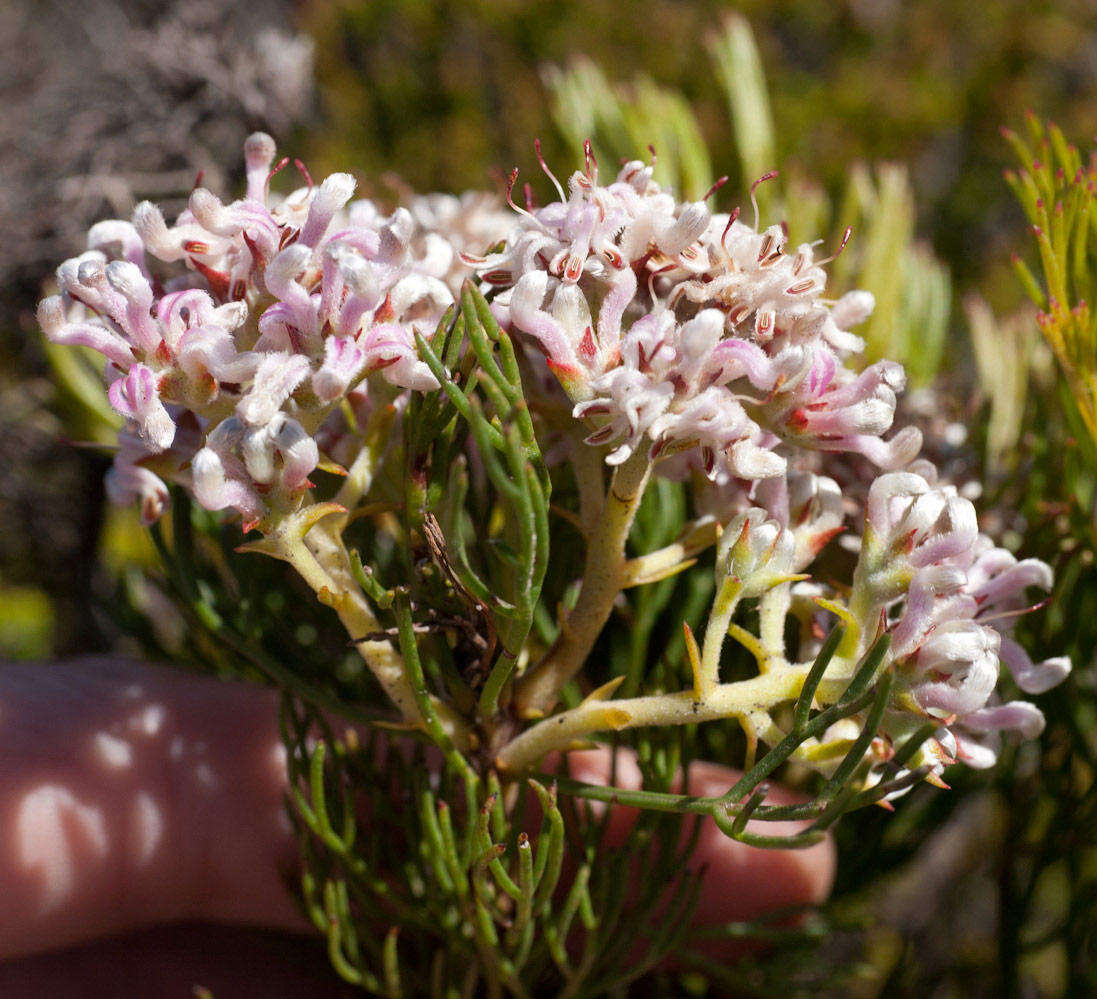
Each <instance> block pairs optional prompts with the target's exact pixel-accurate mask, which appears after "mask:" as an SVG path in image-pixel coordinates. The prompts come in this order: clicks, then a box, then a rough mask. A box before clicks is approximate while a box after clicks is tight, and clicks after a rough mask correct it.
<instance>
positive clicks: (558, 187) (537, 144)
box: [533, 139, 568, 201]
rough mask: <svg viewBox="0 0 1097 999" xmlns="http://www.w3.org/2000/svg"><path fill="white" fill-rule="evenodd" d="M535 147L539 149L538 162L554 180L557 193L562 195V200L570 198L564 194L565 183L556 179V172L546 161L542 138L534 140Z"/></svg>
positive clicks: (549, 177) (553, 184) (553, 183)
mask: <svg viewBox="0 0 1097 999" xmlns="http://www.w3.org/2000/svg"><path fill="white" fill-rule="evenodd" d="M533 148H534V149H536V150H537V162H538V163H540V164H541V169H542V170H544V172H545V176H546V177H548V179H549V180H551V181H552V186H553V187H555V188H556V193H557V194H559V195H560V200H561V201H567V200H568V199H567V195H566V194H564V188H563V185H562V184H561V183H560V181H558V180H557V179H556V174H554V173H553V172H552V171H551V170H550V169H549V165H548V164H547V163H546V162H545V157H544V154H543V153H542V152H541V140H540V139H534V140H533Z"/></svg>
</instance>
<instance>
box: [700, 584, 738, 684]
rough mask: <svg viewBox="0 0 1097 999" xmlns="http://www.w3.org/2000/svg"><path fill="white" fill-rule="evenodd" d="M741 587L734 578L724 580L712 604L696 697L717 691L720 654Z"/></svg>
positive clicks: (702, 649) (702, 648)
mask: <svg viewBox="0 0 1097 999" xmlns="http://www.w3.org/2000/svg"><path fill="white" fill-rule="evenodd" d="M742 592H743V584H742V582H741V581H740V580H738V579H736V578H735V577H734V576H725V577H724V580H723V582H722V583H721V584H720V586H719V588H718V589H717V591H716V598H715V599H714V600H713V601H712V611H711V613H710V614H709V617H708V625H707V626H706V628H705V639H704V643H703V644H702V646H701V671H700V676H699V677H698V679H697V682H698V684H699V690H698V693H699V694H700V695H701V696H702V697H707V695H708V694H709V693H710V692H711V691H713V690H715V689H716V686H717V685H718V684H719V682H720V652H721V651H722V650H723V648H724V639H725V638H727V634H728V627H729V626H730V624H731V619H732V618H733V617H734V616H735V608H736V607H738V606H739V597H740V596H741V595H742Z"/></svg>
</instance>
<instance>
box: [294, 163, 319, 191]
mask: <svg viewBox="0 0 1097 999" xmlns="http://www.w3.org/2000/svg"><path fill="white" fill-rule="evenodd" d="M293 165H294V166H295V167H297V172H298V173H299V174H300V175H301V176H302V177H304V178H305V183H306V184H307V185H308V188H309V191H310V192H311V191H312V189H313V188H314V187H315V186H316V185H315V184H314V183H313V182H312V174H310V173H309V171H308V167H306V166H305V164H304V163H302V162H301V161H300V160H294V161H293Z"/></svg>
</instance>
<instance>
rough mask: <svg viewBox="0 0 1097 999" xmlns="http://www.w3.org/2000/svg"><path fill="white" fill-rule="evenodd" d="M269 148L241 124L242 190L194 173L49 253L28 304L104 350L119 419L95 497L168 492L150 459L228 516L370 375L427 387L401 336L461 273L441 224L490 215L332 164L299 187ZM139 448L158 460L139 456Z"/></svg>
mask: <svg viewBox="0 0 1097 999" xmlns="http://www.w3.org/2000/svg"><path fill="white" fill-rule="evenodd" d="M274 159H275V145H274V141H273V140H272V139H271V138H270V136H268V135H264V134H262V133H256V134H255V135H252V136H250V137H249V138H248V139H247V141H246V142H245V144H244V160H245V164H246V168H247V170H246V172H247V186H246V191H245V194H244V196H243V197H242V198H239V199H237V200H235V201H225V200H224V199H222V198H221V197H219V196H218V195H216V194H214V193H213V192H212V191H209V190H206V189H205V188H201V187H199V188H197V189H195V190H194V191H193V192H192V194H191V196H190V198H189V200H188V203H187V207H186V208H185V209H184V210H183V211H182V212H181V213H180V214H179V216H178V217H177V218H176V219H175V220H174V221H171V222H169V220H167V219H166V218H165V217H164V214H163V212H162V211H161V210H160V209H159V208H158V207H156V206H155V205H153V204H151V203H149V202H143V203H141V204H140V205H138V206H137V208H136V209H135V210H134V214H133V218H132V221H126V220H120V219H113V220H112V219H108V220H105V221H102V222H99V223H97V224H96V225H94V226H93V227H92V228H91V230H90V232H89V233H88V249H87V251H86V252H85V253H83V254H81V255H79V256H77V257H74V258H73V259H71V260H68V261H66V262H65V263H63V264H62V265H61V266H60V267H59V268H58V271H57V284H58V290H59V292H60V294H58V295H55V296H52V297H49V298H46V299H44V300H43V301H42V303H41V305H40V306H39V309H38V317H39V323H40V325H41V327H42V329H43V331H44V332H45V334H46V336H47V337H49V339H51V340H52V341H54V342H55V343H62V344H70V345H78V346H84V347H90V348H91V349H93V350H95V351H97V352H98V353H99V354H101V355H102V356H103V358H104V360H105V362H106V367H105V380H106V382H107V383H108V385H109V399H110V403H111V405H112V406H113V407H114V409H115V410H117V411H118V413H119V414H121V415H122V416H123V417H124V418H125V420H126V425H125V430H124V433H123V437H122V440H123V441H124V442H125V443H124V445H123V446H122V447H121V448H120V449H119V451H118V452H117V455H116V458H115V467H114V469H113V471H112V472H111V474H110V477H109V479H108V488H109V492H110V496H111V498H112V499H113V500H115V501H118V502H124V503H131V502H136V503H138V504H139V505H140V508H141V512H142V517H143V518H144V519H145V520H146V521H152V520H155V519H156V517H157V516H159V514H160V513H161V512H162V511H163V509H164V507H165V506H166V503H167V489H166V486H165V485H164V483H163V481H162V479H161V478H160V476H165V477H167V478H169V479H174V480H176V481H179V482H182V483H185V484H188V483H189V484H190V485H191V487H192V488H193V489H194V492H195V496H196V498H197V499H198V502H199V503H201V504H202V505H203V506H205V507H207V508H208V509H211V510H222V509H232V510H235V511H236V512H237V513H239V514H240V515H241V516H242V517H243V519H244V521H245V522H254V521H256V520H258V519H260V518H261V517H262V516H263V515H264V514H265V512H266V511H267V509H268V508H269V505H270V504H271V503H274V504H275V505H276V506H278V507H279V508H287V507H288V506H292V505H293V504H294V503H299V502H301V500H302V499H303V495H304V491H305V490H306V489H308V488H309V486H310V483H309V479H308V476H309V474H310V473H311V472H312V470H313V469H314V468H315V467H316V466H317V464H318V463H319V461H320V454H319V450H318V445H317V439H318V438H323V439H324V440H325V441H326V442H328V443H329V446H331V447H333V448H337V447H338V444H339V441H338V439H337V437H338V435H337V433H336V432H335V430H334V427H331V428H328V424H329V423H333V424H334V425H341V424H339V421H338V419H337V417H338V416H339V414H338V412H337V410H338V407H339V405H340V403H341V401H342V400H343V399H344V398H345V397H346V396H347V394H348V393H349V392H352V391H359V390H365V391H368V387H369V385H370V381H371V377H372V376H373V375H374V374H376V375H377V377H378V378H380V379H382V380H383V382H384V383H385V385H386V388H385V389H384V391H383V392H382V395H384V396H385V397H388V398H391V397H392V395H393V394H394V393H399V392H401V391H407V390H417V391H424V390H429V389H434V388H437V387H438V382H437V380H436V379H435V378H434V376H433V375H432V374H431V372H430V370H429V368H428V367H427V366H426V364H424V363H423V361H422V360H421V359H420V358H419V357H418V354H417V351H416V348H415V335H416V333H421V334H423V335H429V334H431V333H433V331H434V329H435V328H436V326H437V324H438V322H439V321H440V319H441V317H442V315H443V313H444V312H445V310H446V309H447V308H448V307H449V306H450V305H452V304H453V302H454V300H455V293H456V291H457V288H458V287H459V285H460V281H461V280H462V278H463V277H465V276H466V275H467V273H468V271H467V266H466V265H464V264H461V263H460V262H459V260H458V258H457V253H458V250H463V249H465V248H466V246H467V245H468V244H467V243H466V244H461V245H459V246H458V248H457V249H455V248H454V245H452V244H451V242H450V240H449V239H448V238H447V235H446V231H445V226H446V225H448V224H452V225H454V226H459V227H461V228H462V229H465V230H468V231H469V232H470V233H473V234H477V235H483V236H485V237H491V238H492V240H493V241H494V240H497V239H498V238H499V237H500V236H502V235H503V232H504V228H503V225H502V223H501V222H500V212H499V210H498V208H496V207H493V206H494V203H492V206H491V207H489V205H488V203H487V202H485V200H484V198H483V196H480V197H479V198H469V199H464V200H462V201H461V202H460V203H458V204H456V205H453V204H449V203H445V204H438V203H434V210H435V211H434V216H441V219H442V221H441V222H439V221H438V219H437V218H436V217H434V216H429V214H428V213H426V212H425V209H424V206H423V204H422V203H419V204H417V205H415V207H416V208H417V210H418V214H419V220H418V221H417V219H416V216H415V215H413V214H412V212H411V211H409V210H408V209H406V208H398V209H397V210H396V211H395V212H394V213H393V214H391V215H386V214H385V213H383V212H381V211H380V210H379V209H378V208H377V207H376V206H375V205H373V204H371V203H369V202H356V203H350V199H351V197H352V196H353V194H354V189H355V186H356V182H355V180H354V178H353V177H352V176H351V175H350V174H346V173H337V174H333V175H332V176H330V177H328V178H327V179H326V180H324V181H323V182H322V183H320V184H319V185H315V184H313V182H312V180H311V179H310V178H309V177H308V175H307V174H306V173H304V171H303V168H302V176H303V178H304V181H305V184H304V186H303V187H299V188H297V189H296V190H294V191H292V192H291V193H289V194H288V195H286V196H285V197H279V196H278V195H276V194H274V193H272V190H271V180H272V178H273V177H274V176H275V175H276V174H277V173H278V171H279V170H280V169H281V167H282V166H284V165H285V163H284V162H283V163H282V164H280V165H279V166H277V167H275V166H274ZM413 204H414V203H413ZM443 209H444V210H443ZM469 238H473V237H471V236H470V237H469ZM230 413H231V414H234V415H233V416H231V417H226V414H230ZM333 414H334V415H333ZM306 428H307V429H306ZM152 456H156V459H157V460H156V468H157V470H158V472H159V475H157V474H154V473H153V472H152V471H150V470H148V469H147V468H145V467H144V466H143V465H142V464H141V462H144V461H146V460H148V459H149V458H151V457H152Z"/></svg>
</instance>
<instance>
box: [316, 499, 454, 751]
mask: <svg viewBox="0 0 1097 999" xmlns="http://www.w3.org/2000/svg"><path fill="white" fill-rule="evenodd" d="M333 519H334V518H333ZM305 545H306V546H307V548H308V551H309V553H310V554H311V555H312V556H313V557H314V560H315V562H316V563H317V564H318V565H319V566H320V567H321V570H322V571H323V573H324V575H325V576H326V577H327V579H328V580H329V581H330V584H329V586H328V593H327V594H326V595H324V594H321V593H320V591H317V595H318V596H320V599H321V602H322V603H326V604H328V605H329V606H330V607H332V608H333V609H334V610H335V612H336V613H337V614H338V615H339V620H340V621H342V623H343V627H344V628H346V630H347V634H348V635H349V636H350V637H351V638H352V639H356V638H361V637H362V636H363V635H368V634H371V633H373V632H377V631H379V630H380V627H381V626H380V623H379V622H378V620H377V617H376V615H375V614H374V613H373V608H372V607H371V606H370V605H369V602H368V601H367V600H366V597H365V595H364V594H363V593H362V589H361V587H359V585H358V583H357V581H356V580H355V578H354V573H353V572H352V571H351V567H350V558H349V556H348V555H347V550H346V547H345V546H344V544H343V539H342V538H341V537H340V536H339V535H338V534H336V533H335V532H334V531H333V530H331V529H330V527H329V525H328V524H326V523H320V524H318V525H317V526H316V527H314V528H313V529H312V530H311V531H309V533H308V534H307V535H306V536H305ZM298 571H299V572H300V568H298ZM306 581H307V582H308V580H307V579H306ZM309 585H312V584H311V582H310V584H309ZM314 589H315V587H314ZM354 645H355V648H356V649H357V650H358V654H359V655H360V656H361V657H362V659H363V661H364V662H365V663H366V665H367V666H368V667H369V670H370V672H371V673H373V675H374V676H375V677H377V680H378V682H379V683H380V684H381V686H382V687H383V688H384V690H385V693H386V694H387V695H388V697H389V699H390V700H391V701H392V702H393V704H395V705H396V707H397V708H398V709H399V710H400V713H401V714H402V715H403V716H404V717H405V718H407V719H408V721H411V722H414V723H415V724H416V725H421V724H422V718H421V717H420V715H419V709H418V707H417V706H416V704H415V695H414V694H413V693H412V690H411V685H410V684H409V683H408V679H407V673H406V671H405V669H404V658H403V656H401V655H400V653H399V652H398V651H397V649H396V648H394V647H393V645H392V643H391V642H389V641H387V640H380V641H376V640H371V641H365V642H355V643H354ZM435 710H436V711H437V712H438V717H439V720H440V721H441V722H442V728H443V729H444V730H445V732H446V734H447V735H448V736H449V737H450V738H451V739H453V740H454V742H455V743H456V744H457V745H458V746H462V747H463V746H465V745H467V743H468V726H467V725H466V724H465V722H464V721H462V720H461V719H460V718H459V717H458V716H457V715H456V714H455V713H454V712H453V711H451V710H450V709H449V707H448V706H447V705H445V704H443V703H441V702H440V701H436V702H435Z"/></svg>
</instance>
